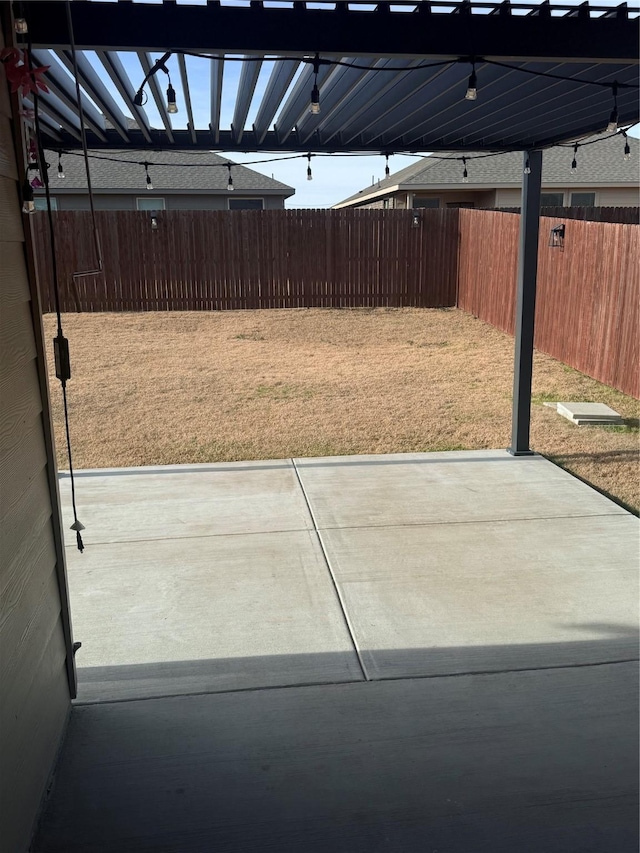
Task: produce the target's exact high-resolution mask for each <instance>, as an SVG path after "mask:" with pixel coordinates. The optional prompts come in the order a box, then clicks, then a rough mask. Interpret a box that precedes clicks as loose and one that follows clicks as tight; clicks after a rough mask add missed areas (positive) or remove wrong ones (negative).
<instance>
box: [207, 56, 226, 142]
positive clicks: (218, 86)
mask: <svg viewBox="0 0 640 853" xmlns="http://www.w3.org/2000/svg"><path fill="white" fill-rule="evenodd" d="M210 64H211V123H210V124H209V130H210V131H211V136H212V137H213V143H214V144H215V145H217V144H218V142H219V141H220V110H221V109H222V77H223V75H224V60H223V59H211V60H210Z"/></svg>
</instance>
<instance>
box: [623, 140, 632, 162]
mask: <svg viewBox="0 0 640 853" xmlns="http://www.w3.org/2000/svg"><path fill="white" fill-rule="evenodd" d="M624 159H625V160H626V161H627V162H628V161H629V160H631V149H630V148H629V143H628V142H625V144H624Z"/></svg>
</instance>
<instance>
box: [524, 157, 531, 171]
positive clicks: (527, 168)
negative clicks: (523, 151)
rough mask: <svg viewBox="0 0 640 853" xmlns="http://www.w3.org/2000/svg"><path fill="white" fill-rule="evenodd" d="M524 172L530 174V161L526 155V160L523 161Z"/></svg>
mask: <svg viewBox="0 0 640 853" xmlns="http://www.w3.org/2000/svg"><path fill="white" fill-rule="evenodd" d="M524 173H525V175H530V174H531V163H529V158H528V157H527V159H526V161H525V164H524Z"/></svg>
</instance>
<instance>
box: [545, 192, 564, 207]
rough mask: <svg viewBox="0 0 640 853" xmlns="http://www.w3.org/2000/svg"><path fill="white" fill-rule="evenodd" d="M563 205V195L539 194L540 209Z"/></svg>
mask: <svg viewBox="0 0 640 853" xmlns="http://www.w3.org/2000/svg"><path fill="white" fill-rule="evenodd" d="M563 205H564V193H541V194H540V207H562V206H563Z"/></svg>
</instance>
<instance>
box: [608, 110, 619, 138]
mask: <svg viewBox="0 0 640 853" xmlns="http://www.w3.org/2000/svg"><path fill="white" fill-rule="evenodd" d="M617 129H618V110H617V108H616V107H614V108H613V109H612V110H611V115H610V116H609V124H608V125H607V130H608V131H609V133H615V132H616V130H617Z"/></svg>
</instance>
